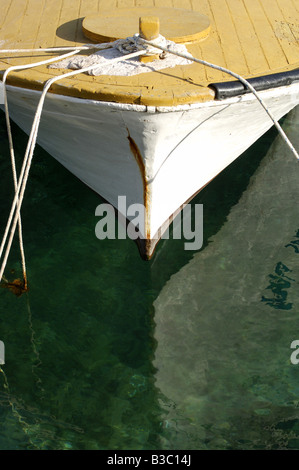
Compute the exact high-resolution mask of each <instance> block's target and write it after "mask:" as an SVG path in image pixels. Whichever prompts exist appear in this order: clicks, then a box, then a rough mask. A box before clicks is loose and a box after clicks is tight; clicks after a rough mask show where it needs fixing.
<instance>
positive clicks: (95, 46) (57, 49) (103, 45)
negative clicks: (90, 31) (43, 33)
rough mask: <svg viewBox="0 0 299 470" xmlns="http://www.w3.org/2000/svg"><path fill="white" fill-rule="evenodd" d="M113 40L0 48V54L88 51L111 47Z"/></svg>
mask: <svg viewBox="0 0 299 470" xmlns="http://www.w3.org/2000/svg"><path fill="white" fill-rule="evenodd" d="M113 44H114V42H103V43H101V44H84V45H83V46H64V47H46V48H36V49H0V54H25V53H26V54H28V53H31V52H53V53H54V52H55V53H56V52H63V51H88V50H90V49H99V50H101V49H108V48H109V47H113Z"/></svg>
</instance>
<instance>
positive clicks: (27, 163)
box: [0, 51, 144, 279]
mask: <svg viewBox="0 0 299 470" xmlns="http://www.w3.org/2000/svg"><path fill="white" fill-rule="evenodd" d="M143 54H144V51H137V52H134V53H132V54H128V55H127V56H126V59H130V58H133V57H138V56H140V55H143ZM53 60H57V58H56V59H53ZM111 60H113V61H114V62H118V61H122V60H124V57H117V58H115V59H111ZM51 61H52V59H51ZM17 67H21V66H17ZM23 67H24V66H23ZM93 67H94V65H91V66H89V67H86V68H83V69H81V70H74V71H72V72H68V73H65V74H62V75H59V76H57V77H53V78H51V79H50V80H48V81H47V82H46V83H45V85H44V88H43V91H42V95H41V97H40V100H39V103H38V106H37V109H36V112H35V116H34V120H33V124H32V128H31V132H30V136H29V139H28V144H27V148H26V152H25V156H24V161H23V165H22V169H21V172H20V176H19V180H18V186H17V190H16V192H15V197H14V200H13V203H12V206H11V211H10V214H9V218H8V222H7V226H6V230H5V234H4V236H3V240H2V244H1V247H0V259H1V257H2V254H3V249H4V246H5V244H6V240H7V237H8V232H9V230H10V237H9V240H8V242H7V246H6V251H5V254H4V258H3V261H2V265H1V269H0V279H2V277H3V273H4V270H5V267H6V264H7V259H8V256H9V252H10V249H11V245H12V241H13V237H14V234H15V230H16V225H17V222H18V218H19V215H20V210H21V206H22V202H23V198H24V192H25V189H26V184H27V180H28V176H29V171H30V167H31V163H32V158H33V152H34V148H35V144H36V139H37V132H38V128H39V123H40V119H41V114H42V109H43V105H44V101H45V98H46V94H47V92H48V90H49V88H50V87H51V86H52V85H53V83H55V82H57V81H59V80H61V79H65V78H68V77H71V76H74V75H78V74H80V73H84V72H88V71H89V70H90V69H91V68H93ZM26 68H28V66H27V67H26Z"/></svg>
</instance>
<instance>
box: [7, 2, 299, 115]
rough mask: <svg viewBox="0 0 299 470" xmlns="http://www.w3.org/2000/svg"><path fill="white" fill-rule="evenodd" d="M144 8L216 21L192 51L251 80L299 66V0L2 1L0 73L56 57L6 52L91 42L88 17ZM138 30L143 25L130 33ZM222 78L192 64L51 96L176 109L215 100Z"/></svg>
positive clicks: (43, 76)
mask: <svg viewBox="0 0 299 470" xmlns="http://www.w3.org/2000/svg"><path fill="white" fill-rule="evenodd" d="M142 7H156V8H161V7H163V8H164V7H167V8H180V9H187V10H191V11H194V12H200V13H202V14H203V15H206V16H207V17H208V18H209V20H210V23H211V27H210V32H209V35H208V37H205V38H202V39H199V40H198V41H196V42H193V43H191V44H188V45H187V48H188V51H189V52H190V53H191V54H192V55H193V56H194V57H197V58H200V59H204V60H206V61H209V62H212V63H214V64H217V65H219V66H222V67H226V68H228V69H230V70H232V71H234V72H236V73H238V74H240V75H242V76H244V77H245V78H251V77H258V76H264V75H268V74H273V73H278V72H284V71H289V70H294V69H296V68H298V67H299V0H1V3H0V71H1V73H2V74H3V71H4V70H5V69H6V68H7V67H9V66H11V65H19V64H25V63H30V62H34V61H35V60H36V61H41V60H44V59H46V58H49V57H50V56H51V54H49V53H44V52H40V53H37V52H34V53H32V54H31V53H30V54H26V55H24V54H20V55H19V56H17V57H16V56H13V58H12V57H9V54H6V55H5V56H4V55H3V54H1V49H24V48H46V47H59V46H65V45H66V46H72V45H83V44H86V43H90V40H88V39H87V38H86V37H85V36H84V34H83V32H82V21H83V19H84V18H85V17H86V16H91V15H93V14H100V13H101V12H103V11H105V10H110V11H113V10H115V9H120V8H141V11H142ZM124 21H125V20H124ZM182 21H183V16H182ZM137 32H138V28H137V27H136V30H135V31H131V35H132V36H133V35H134V34H135V33H137ZM161 34H162V35H163V28H161ZM116 37H117V36H116ZM56 54H57V53H56ZM61 73H62V71H61V70H57V69H49V68H48V67H47V66H41V67H38V68H36V69H30V70H24V71H18V72H13V73H11V74H10V75H9V77H8V84H12V85H16V86H20V87H26V88H30V89H38V90H41V89H42V87H43V84H44V82H45V81H46V80H47V79H49V78H51V77H52V76H55V75H60V74H61ZM222 81H231V77H230V76H228V75H226V74H223V73H222V72H219V71H216V70H213V69H210V68H207V67H205V66H202V65H198V64H195V63H193V64H191V65H187V66H186V65H184V66H176V67H174V68H168V69H164V70H162V71H160V72H159V73H157V72H150V73H143V74H139V75H135V76H130V77H125V76H107V75H106V76H100V77H92V76H88V75H86V74H80V75H78V76H76V77H73V78H68V79H65V80H61V81H59V82H57V83H56V84H55V85H53V86H52V88H51V91H52V92H54V93H57V94H63V95H68V96H74V97H81V98H90V99H94V100H103V101H116V102H120V103H135V104H143V105H153V106H161V105H163V106H175V105H178V104H187V103H194V102H200V101H209V100H212V99H214V92H213V91H212V90H211V88H209V87H208V85H209V84H211V83H214V82H222Z"/></svg>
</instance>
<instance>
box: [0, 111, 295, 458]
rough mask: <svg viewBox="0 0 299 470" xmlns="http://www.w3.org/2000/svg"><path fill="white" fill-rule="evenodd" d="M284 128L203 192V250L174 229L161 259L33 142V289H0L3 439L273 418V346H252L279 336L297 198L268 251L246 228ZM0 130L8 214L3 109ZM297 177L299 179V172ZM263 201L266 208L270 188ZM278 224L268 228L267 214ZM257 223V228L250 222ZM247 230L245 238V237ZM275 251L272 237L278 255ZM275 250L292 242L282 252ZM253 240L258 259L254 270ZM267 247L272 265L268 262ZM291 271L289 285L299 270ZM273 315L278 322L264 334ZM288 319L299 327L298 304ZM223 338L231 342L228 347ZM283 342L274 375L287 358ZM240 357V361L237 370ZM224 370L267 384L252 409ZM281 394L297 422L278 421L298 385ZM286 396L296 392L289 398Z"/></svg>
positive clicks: (130, 432)
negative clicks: (140, 246) (120, 232)
mask: <svg viewBox="0 0 299 470" xmlns="http://www.w3.org/2000/svg"><path fill="white" fill-rule="evenodd" d="M288 122H289V121H288V120H287V121H286V122H285V125H288V124H287V123H288ZM291 127H292V126H291ZM13 131H14V136H15V143H16V153H17V157H18V166H20V163H21V157H22V154H23V152H24V147H25V143H26V137H25V136H24V134H23V133H22V132H21V131H20V130H19V129H17V128H16V127H13ZM275 135H276V133H275V131H273V130H272V131H270V132H269V133H268V134H267V135H266V136H265V137H264V138H263V139H261V140H260V141H259V142H258V143H257V144H256V145H254V146H253V147H252V148H251V150H249V151H248V152H246V153H245V154H244V155H243V156H242V157H241V158H240V159H239V160H237V161H236V162H235V163H234V164H232V165H231V166H230V167H229V168H228V169H226V170H225V171H224V172H223V173H222V174H221V175H219V176H218V177H217V178H216V179H215V180H214V181H213V182H212V183H211V184H210V185H209V186H208V187H207V188H206V189H205V190H204V191H203V192H202V193H201V194H200V195H198V196H197V198H196V199H195V200H194V203H193V204H195V203H203V204H204V247H203V249H202V250H201V251H200V252H198V253H196V254H194V253H192V252H186V251H184V250H183V242H181V241H177V240H171V239H170V240H165V241H162V242H161V244H160V246H159V247H158V250H157V253H156V255H155V257H154V259H153V260H152V261H151V262H144V261H142V260H141V259H140V258H139V255H138V251H137V248H136V246H135V244H134V243H132V242H131V241H130V240H119V241H117V240H105V241H99V240H97V239H96V237H95V234H94V228H95V224H96V218H95V216H94V212H95V208H96V206H97V205H98V204H99V203H101V199H100V198H99V197H98V196H97V195H95V194H94V193H93V192H91V191H90V190H89V189H88V188H86V187H85V186H84V185H83V184H82V183H80V182H79V181H78V180H77V179H76V178H75V177H73V176H72V175H70V174H69V173H68V172H67V171H66V170H65V169H64V168H63V167H62V166H60V165H59V164H58V163H57V162H55V160H54V159H52V158H50V157H49V156H48V154H46V153H45V152H43V151H42V150H41V149H40V148H37V149H36V153H35V157H34V164H33V167H32V170H31V175H30V178H29V184H28V188H27V191H26V198H25V201H24V207H23V211H22V214H23V228H24V238H25V248H26V255H27V260H28V277H29V283H30V285H29V287H30V291H29V293H28V295H27V296H26V295H25V296H23V297H21V298H18V299H17V298H15V297H14V296H12V294H11V293H10V292H8V291H6V290H2V291H1V292H0V295H1V318H0V339H1V340H2V341H4V343H5V347H6V364H5V365H4V366H3V371H4V373H5V375H3V374H0V420H1V423H2V427H1V430H0V448H2V449H14V448H41V449H71V448H73V449H164V448H177V449H179V448H195V449H197V448H204V447H205V446H206V447H212V446H213V445H215V446H218V447H221V448H226V447H230V446H233V445H235V446H236V447H242V446H243V447H250V446H254V445H255V444H254V443H255V440H256V439H257V437H256V435H255V434H252V435H251V434H250V432H251V427H252V426H251V422H252V421H253V422H256V423H258V424H259V423H260V424H261V425H265V426H268V428H269V429H270V428H271V426H272V425H273V421H271V419H270V418H271V416H272V415H271V413H272V408H271V406H270V404H271V403H272V402H273V400H274V402H275V399H276V398H275V396H274V398H273V397H272V395H271V393H272V389H271V391H269V389H268V388H267V387H270V384H269V383H268V382H267V381H266V380H265V381H261V377H262V376H263V373H264V369H265V368H266V367H267V364H266V362H265V361H266V359H264V362H262V363H261V362H260V361H258V365H255V366H254V367H256V370H255V369H254V367H253V366H252V364H256V357H257V355H258V352H261V351H260V349H258V348H256V349H254V347H253V346H252V344H253V345H255V346H256V343H257V341H258V340H260V341H261V342H262V343H263V342H265V343H266V346H265V351H264V350H263V354H264V357H267V358H268V359H269V357H271V350H272V343H271V345H270V343H269V341H270V339H273V337H274V339H275V338H276V337H277V336H275V335H277V331H276V328H275V322H274V321H273V315H274V314H273V312H275V313H276V312H279V313H281V311H282V310H279V309H276V310H275V309H274V308H273V306H271V305H270V304H269V302H270V300H271V298H272V297H273V296H275V295H277V292H276V291H275V287H274V290H273V289H272V290H271V288H269V286H272V284H273V283H274V282H275V279H274V278H272V277H271V275H273V276H278V277H279V276H283V275H286V276H289V274H290V276H289V277H290V278H294V279H295V280H296V279H298V277H297V278H296V277H295V276H296V272H295V268H294V262H293V261H294V260H293V258H295V257H294V256H293V258H292V257H291V258H292V260H293V261H292V262H290V260H289V259H288V258H287V257H283V256H282V255H283V254H284V253H288V254H289V255H288V256H290V253H291V252H292V254H293V255H294V250H293V248H292V247H288V248H287V247H286V248H285V250H286V251H285V252H284V251H283V250H282V248H281V242H282V241H283V242H282V243H284V245H287V244H291V245H292V244H293V245H294V241H296V239H295V238H294V236H295V232H294V231H295V229H296V228H297V229H299V227H295V225H296V223H295V222H294V227H293V228H292V230H293V232H292V233H291V230H290V229H289V226H288V230H286V221H285V220H284V219H285V218H286V216H287V213H289V214H292V213H293V206H294V205H295V203H294V198H295V196H293V197H292V198H291V200H290V206H289V207H288V209H287V211H285V213H284V212H283V211H282V214H281V216H282V217H283V220H282V224H281V226H280V225H279V231H278V232H279V233H280V238H279V240H277V239H273V240H272V239H271V238H269V237H265V238H267V239H269V246H268V245H267V244H266V247H264V246H263V245H261V244H260V240H259V239H258V240H257V243H256V246H261V253H259V252H258V253H257V254H256V255H253V254H252V253H253V248H252V246H251V244H250V243H249V242H248V236H249V235H248V236H247V238H246V236H245V235H246V233H247V229H248V226H247V225H246V224H248V220H249V219H248V214H249V215H250V214H251V217H253V216H252V213H251V212H250V211H249V210H248V206H247V205H246V197H247V198H249V197H250V194H251V193H252V187H253V189H254V184H253V183H252V181H253V179H254V178H255V172H256V174H257V175H259V174H260V171H262V172H264V176H265V180H266V182H267V178H269V175H268V173H267V168H268V167H270V170H271V165H274V164H275V162H276V157H275V156H276V155H277V151H276V150H275V151H273V152H272V153H269V154H268V155H267V156H266V157H265V159H264V160H263V157H264V155H265V154H266V153H267V150H268V149H269V147H270V144H271V142H272V141H273V139H274V137H275ZM0 144H1V147H0V171H1V189H0V190H1V197H2V199H1V202H0V207H1V210H0V226H1V227H3V226H4V224H5V222H6V217H7V214H8V208H9V204H10V201H11V198H12V187H13V185H12V181H11V180H10V164H9V155H8V152H7V150H6V145H7V142H6V135H5V130H4V118H3V116H1V117H0ZM278 153H280V151H279V152H278ZM282 153H284V154H285V153H286V152H285V151H284V150H283V152H282ZM273 155H274V156H273ZM281 158H282V157H281ZM286 158H288V157H287V156H286ZM262 160H263V161H262ZM282 160H283V161H284V157H283V158H282ZM261 162H262V163H261ZM295 163H296V162H295ZM293 164H294V162H293V160H292V162H289V163H288V165H289V166H288V168H285V167H284V165H283V164H282V163H281V161H280V160H279V161H278V162H277V163H276V165H277V167H276V168H275V171H276V172H277V171H278V173H279V175H280V179H283V178H284V179H286V178H287V175H288V174H289V173H290V174H291V176H292V178H295V172H294V170H293V166H292V165H293ZM259 165H260V167H259ZM295 166H296V165H295ZM258 167H259V168H258ZM256 170H257V171H256ZM270 173H271V174H272V170H271V171H270ZM257 177H258V176H257ZM269 184H270V182H269ZM266 187H267V186H266ZM284 188H285V186H284ZM289 191H290V193H292V191H293V187H292V185H291V184H290V187H289ZM253 192H254V191H253ZM246 195H247V196H246ZM269 197H270V196H269ZM271 197H272V199H271V198H270V199H271V200H272V201H273V204H272V206H273V208H275V204H274V201H276V199H278V200H280V199H282V198H283V197H284V195H283V194H281V195H280V192H279V191H278V192H276V193H275V194H272V193H271ZM244 198H245V203H244ZM256 206H257V207H258V210H259V211H262V210H264V211H265V212H266V214H267V211H268V208H267V209H265V207H264V206H263V204H262V202H261V201H260V200H256ZM272 206H271V207H272ZM279 207H280V206H279ZM279 207H278V209H279ZM238 208H239V209H238ZM278 209H277V210H278ZM280 209H281V207H280ZM273 210H274V209H273ZM291 211H292V212H291ZM268 212H269V211H268ZM233 214H236V215H235V222H234V223H233V222H232V220H231V219H232V217H233ZM255 216H256V213H255ZM290 219H291V220H293V219H292V217H291V215H290ZM240 220H242V224H240ZM258 220H263V219H261V218H259V219H258ZM246 221H247V222H246ZM297 225H298V224H297ZM236 226H237V227H238V230H237V233H239V238H238V237H237V235H236V230H235V228H236ZM250 227H251V228H252V227H254V224H251V225H250ZM265 230H266V228H265ZM268 230H269V231H270V232H271V233H272V228H271V226H269V228H268ZM273 232H274V233H275V230H274V231H273ZM255 233H258V231H257V230H253V233H251V232H250V234H251V236H253V235H254V234H255ZM287 235H288V236H287ZM286 238H287V239H286ZM239 239H240V240H241V241H242V240H246V242H245V241H244V246H241V242H240V240H239ZM250 240H251V239H250ZM251 242H252V245H253V246H255V245H254V240H251ZM270 242H271V243H270ZM275 244H277V246H276V245H275ZM217 246H218V249H217ZM294 246H295V247H296V246H297V245H296V243H295V245H294ZM275 247H276V248H275ZM266 248H267V250H266ZM269 249H270V251H271V250H272V249H273V250H272V255H273V256H272V258H270V255H269ZM276 249H277V250H279V249H281V250H282V253H281V257H279V256H278V253H279V254H280V252H277V251H275V250H276ZM213 250H216V251H215V252H214V251H213ZM217 250H218V251H217ZM251 254H252V256H253V259H254V264H253V266H252V269H250V270H248V269H247V267H248V266H249V264H250V262H251V258H250V256H251ZM264 254H265V257H266V259H268V258H269V259H271V260H272V261H273V262H272V264H271V263H270V262H269V263H267V264H265V265H264V261H263V256H264ZM296 259H297V258H296ZM296 259H295V261H296ZM229 260H233V263H232V262H231V263H230V264H229ZM279 262H281V263H282V264H283V265H284V266H287V268H288V269H289V270H292V272H291V273H290V271H286V270H285V268H283V267H281V265H279V267H278V268H277V263H279ZM227 263H228V264H229V266H230V268H229V269H228V268H227ZM232 266H233V267H234V268H232ZM244 266H245V267H246V270H245V274H246V275H247V277H248V279H249V280H250V279H251V278H252V279H255V280H254V282H253V280H252V283H251V284H250V283H249V280H248V279H247V278H246V277H245V278H244V276H245V274H244ZM277 269H278V271H277ZM275 270H276V271H275ZM10 271H13V272H11V276H14V275H15V274H19V272H20V265H19V255H18V246H17V244H16V243H15V245H14V249H13V251H12V254H11V256H10V259H9V264H8V267H7V277H8V275H9V274H10ZM221 275H222V276H221ZM271 282H272V284H271ZM288 282H290V283H291V286H293V284H292V283H293V282H295V281H288ZM277 284H279V281H277ZM279 285H280V284H279ZM248 286H249V287H248ZM291 289H292V287H290V288H289V291H291ZM282 290H286V287H285V286H284V289H282ZM278 295H279V294H278ZM282 297H283V294H282ZM293 297H294V292H293V293H292V295H291V294H289V296H288V299H287V300H286V302H287V304H292V308H295V307H294V306H295V305H296V296H295V299H294V298H293ZM232 299H235V302H234V301H233V300H232ZM252 299H253V300H252ZM264 299H266V300H264ZM267 299H268V300H267ZM269 299H270V300H269ZM270 303H271V302H270ZM252 310H253V311H254V315H252V316H251V314H252ZM292 311H293V310H290V311H289V310H288V311H287V314H288V315H289V316H290V312H292ZM269 316H270V318H271V321H272V324H271V329H270V333H269V334H268V335H267V332H265V330H267V329H268V328H269V325H268V323H267V322H268V321H269ZM243 317H244V318H243ZM285 318H286V317H282V318H280V322H281V326H282V327H283V328H284V327H285V330H284V334H283V335H284V337H285V341H286V344H285V341H284V342H283V341H282V337H283V335H282V337H281V339H280V342H279V345H278V346H277V345H276V346H275V348H276V349H277V354H280V353H281V350H282V349H283V347H286V350H287V354H286V358H284V363H283V367H284V373H285V377H286V380H287V379H290V383H291V386H293V385H294V384H293V382H292V378H291V377H289V376H290V374H291V373H292V372H293V373H294V369H292V368H291V367H290V366H289V364H288V357H289V356H288V352H289V351H288V348H289V342H290V339H291V338H290V337H289V336H288V334H289V331H288V330H287V328H286V324H287V323H286V319H285ZM275 321H276V319H275ZM277 321H278V320H277ZM288 321H289V325H290V326H291V325H293V320H292V317H288ZM259 322H260V323H259ZM255 324H257V325H260V324H261V325H260V326H262V327H263V329H262V331H264V336H263V335H262V336H257V339H255V336H253V332H254V333H255V334H260V329H259V328H258V326H256V327H254V330H253V332H251V328H252V325H255ZM239 335H240V337H239ZM269 335H270V336H269ZM271 335H272V336H271ZM292 339H296V338H292ZM248 342H249V343H248ZM274 344H276V343H274ZM211 345H212V346H211ZM237 345H239V346H237ZM246 346H250V348H251V347H252V349H254V351H256V356H255V355H254V352H252V351H251V356H250V358H247V359H246V351H245V349H246ZM268 346H269V348H270V351H268V349H267V348H268ZM235 348H240V349H237V350H236V349H235ZM279 348H280V349H279ZM222 349H224V350H225V351H227V352H226V353H225V355H224V359H222ZM276 349H275V350H276ZM250 350H251V349H250ZM236 351H237V352H236ZM277 354H275V361H276V362H275V361H274V362H273V364H274V365H273V374H274V376H275V373H278V372H281V370H280V369H279V364H278V361H277V357H278V356H277ZM242 358H243V360H244V362H243V365H242V361H241V359H242ZM269 360H270V359H269ZM271 364H272V363H271ZM274 366H275V367H276V369H275V368H274ZM234 367H237V368H238V369H239V370H241V372H240V374H237V373H233V372H232V371H231V370H232V368H234ZM271 367H272V366H271ZM253 369H254V370H253ZM233 370H234V369H233ZM247 370H248V372H246V371H247ZM271 371H272V369H271ZM230 375H232V381H231V382H232V387H234V390H237V391H238V393H239V392H240V390H242V387H243V388H244V389H245V390H247V392H248V393H247V395H248V394H251V395H250V396H254V397H258V398H256V399H257V401H258V402H259V404H258V405H256V406H255V408H252V407H251V405H250V406H249V407H248V410H247V408H246V407H247V405H246V403H247V402H246V400H245V398H246V399H248V396H247V395H246V394H244V397H245V398H244V400H243V401H242V399H241V398H240V396H239V395H238V393H237V392H234V394H233V395H232V397H231V399H229V400H227V404H226V403H225V401H226V399H227V397H228V396H230V392H231V390H230V389H229V387H228V385H227V383H228V381H229V379H230V378H231V377H230ZM274 376H273V377H274ZM273 377H272V376H271V380H272V378H273ZM283 384H284V382H283V381H282V385H281V387H283ZM271 385H272V383H271ZM254 387H256V388H254ZM249 391H250V392H249ZM276 393H277V395H278V396H279V400H280V401H279V400H278V399H277V400H276V401H277V403H278V402H279V403H278V404H277V403H276V402H275V403H274V404H273V407H276V408H277V409H278V408H279V410H280V411H279V413H280V414H279V413H278V411H277V409H276V408H275V413H276V414H277V413H278V414H279V416H281V423H287V424H281V426H289V425H290V423H291V421H283V419H284V418H288V419H289V417H290V416H291V417H292V419H293V420H294V419H295V418H294V412H293V395H292V393H293V392H290V394H291V396H290V397H289V396H288V395H287V393H285V390H284V389H283V390H282V391H281V389H279V390H278V391H277V392H276ZM280 393H281V394H282V396H281V397H280ZM286 398H287V399H288V400H290V402H291V405H288V406H286V404H285V402H284V400H286ZM264 399H265V400H266V402H267V404H265V403H264V401H263V400H264ZM259 400H260V401H259ZM271 400H272V401H271ZM269 403H270V404H269ZM269 409H270V414H269ZM285 409H286V410H287V412H286V414H285V415H284V414H283V410H285ZM231 410H233V411H231ZM244 410H246V413H245V412H244ZM269 416H270V418H269ZM277 416H278V415H277ZM239 419H242V420H243V421H244V423H245V424H244V429H245V426H246V425H247V427H248V429H249V434H248V435H247V437H246V438H244V442H243V443H242V442H241V441H238V437H237V436H238V433H239V432H240V429H239V428H238V420H239ZM246 420H247V421H246ZM263 420H264V421H263ZM267 420H268V421H267ZM243 421H242V422H243ZM288 423H289V424H288ZM292 426H293V425H292ZM271 429H272V428H271ZM269 432H270V431H269ZM271 432H272V435H273V433H275V432H276V431H271ZM234 433H235V434H234ZM244 433H245V431H244ZM277 433H279V431H277ZM283 433H284V431H283ZM277 435H278V434H277ZM234 436H236V437H234ZM234 439H235V440H234ZM274 441H275V443H276V441H277V439H276V440H275V439H274ZM265 442H266V441H263V443H265Z"/></svg>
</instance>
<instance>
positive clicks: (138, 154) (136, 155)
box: [126, 128, 150, 239]
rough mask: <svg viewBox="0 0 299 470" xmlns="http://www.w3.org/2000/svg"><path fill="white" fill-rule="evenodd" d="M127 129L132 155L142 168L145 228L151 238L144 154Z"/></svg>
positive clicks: (146, 235)
mask: <svg viewBox="0 0 299 470" xmlns="http://www.w3.org/2000/svg"><path fill="white" fill-rule="evenodd" d="M126 129H127V132H128V136H127V138H128V141H129V144H130V150H131V153H132V155H133V156H134V158H135V160H136V162H137V164H138V167H139V170H140V175H141V179H142V184H143V203H144V207H145V222H144V225H145V227H144V229H145V237H146V239H149V238H150V228H149V220H148V215H149V212H148V211H149V189H148V183H147V180H146V175H145V165H144V161H143V158H142V155H141V152H140V149H139V147H138V145H137V144H136V142H135V140H134V139H133V138H132V137H131V135H130V131H129V129H128V128H126Z"/></svg>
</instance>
